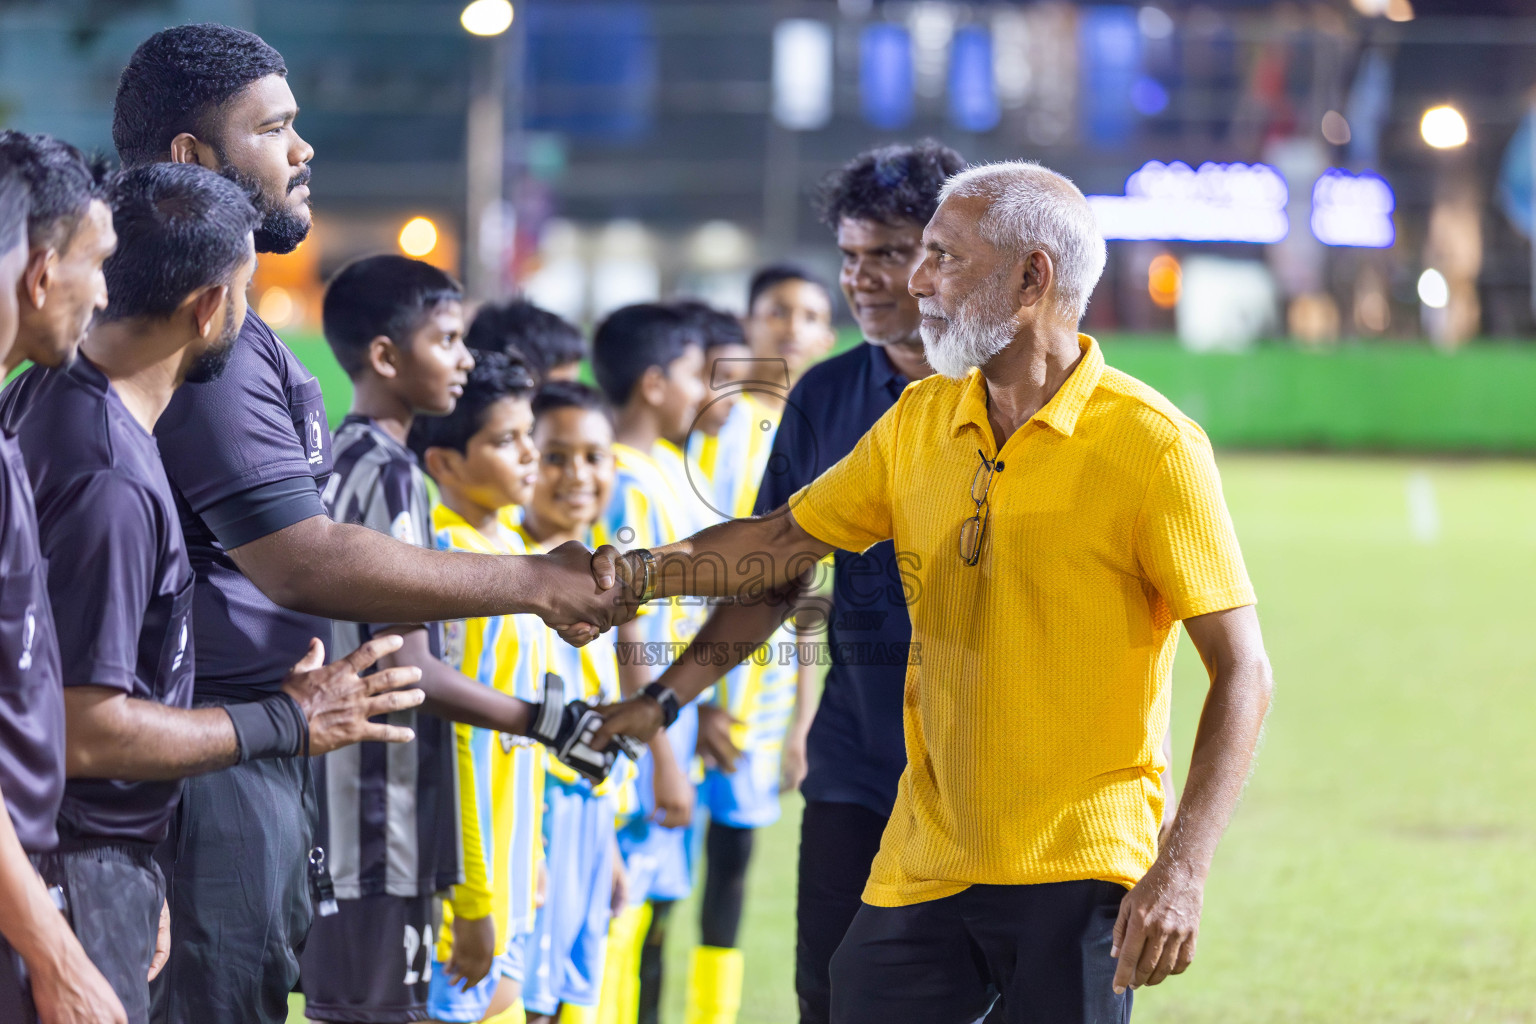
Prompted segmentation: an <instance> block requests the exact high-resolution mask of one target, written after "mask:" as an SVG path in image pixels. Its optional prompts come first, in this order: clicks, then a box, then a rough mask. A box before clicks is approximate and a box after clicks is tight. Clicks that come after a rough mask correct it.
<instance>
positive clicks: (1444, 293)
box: [1419, 267, 1451, 309]
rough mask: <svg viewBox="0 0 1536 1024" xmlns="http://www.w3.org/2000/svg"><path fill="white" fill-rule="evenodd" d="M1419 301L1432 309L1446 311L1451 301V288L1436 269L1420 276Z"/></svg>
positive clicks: (1431, 268) (1430, 269)
mask: <svg viewBox="0 0 1536 1024" xmlns="http://www.w3.org/2000/svg"><path fill="white" fill-rule="evenodd" d="M1419 301H1420V302H1422V303H1424V305H1426V306H1428V307H1429V308H1430V309H1444V308H1445V304H1446V303H1448V302H1450V301H1451V286H1450V285H1449V284H1447V283H1446V280H1445V275H1444V274H1442V273H1440V271H1438V270H1436V269H1435V268H1434V267H1430V268H1429V269H1428V270H1426V271H1424V273H1422V274H1420V275H1419Z"/></svg>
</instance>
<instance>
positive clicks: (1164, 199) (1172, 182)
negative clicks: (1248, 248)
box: [1087, 160, 1289, 242]
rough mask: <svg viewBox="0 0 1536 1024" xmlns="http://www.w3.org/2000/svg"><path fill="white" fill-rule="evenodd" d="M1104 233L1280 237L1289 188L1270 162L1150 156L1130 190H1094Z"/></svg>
mask: <svg viewBox="0 0 1536 1024" xmlns="http://www.w3.org/2000/svg"><path fill="white" fill-rule="evenodd" d="M1087 198H1088V204H1089V205H1090V206H1091V207H1093V212H1094V215H1095V216H1096V217H1097V218H1098V221H1099V229H1100V230H1101V231H1102V232H1103V233H1104V237H1105V238H1109V239H1115V238H1125V239H1148V240H1159V241H1189V242H1278V241H1280V240H1281V239H1282V238H1284V237H1285V235H1286V232H1287V230H1288V227H1289V225H1288V224H1287V221H1286V213H1285V204H1286V200H1287V199H1288V198H1289V192H1288V191H1287V189H1286V186H1285V179H1284V178H1282V177H1281V176H1280V174H1279V172H1277V171H1276V170H1275V169H1274V168H1273V167H1270V166H1268V165H1266V164H1252V165H1249V164H1241V163H1233V164H1217V163H1209V162H1208V163H1203V164H1201V165H1200V169H1199V170H1195V169H1193V168H1191V167H1190V166H1189V165H1188V164H1186V163H1183V162H1181V161H1175V162H1174V163H1171V164H1164V163H1162V162H1161V161H1158V160H1149V161H1148V162H1147V163H1146V164H1144V165H1142V167H1141V169H1140V170H1138V171H1136V172H1135V173H1134V174H1132V175H1131V176H1130V177H1129V178H1127V179H1126V182H1125V195H1123V196H1108V195H1091V196H1088V197H1087Z"/></svg>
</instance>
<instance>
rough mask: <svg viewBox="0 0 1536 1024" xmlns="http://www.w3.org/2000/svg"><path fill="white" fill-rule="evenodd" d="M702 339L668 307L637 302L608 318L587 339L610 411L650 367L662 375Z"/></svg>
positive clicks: (594, 372) (682, 317)
mask: <svg viewBox="0 0 1536 1024" xmlns="http://www.w3.org/2000/svg"><path fill="white" fill-rule="evenodd" d="M703 344H704V339H703V338H702V337H700V336H699V333H698V331H697V330H696V329H695V328H694V327H693V325H692V324H690V323H689V322H688V318H687V317H686V316H684V315H683V314H682V313H681V312H679V311H678V310H676V309H674V308H673V307H671V306H665V305H662V304H661V303H658V302H642V303H639V304H637V305H634V306H625V307H624V308H622V309H619V310H616V311H615V312H613V313H612V314H610V315H609V316H608V319H606V320H604V321H603V322H602V324H601V325H600V326H599V327H598V329H597V333H596V334H595V335H593V337H592V373H593V376H595V377H596V378H597V385H598V387H600V388H602V389H603V394H604V395H607V396H608V401H610V402H612V403H613V404H614V407H615V408H622V407H623V406H624V405H625V403H627V402H628V401H629V398H630V395H632V394H633V393H634V390H635V385H637V384H639V383H640V378H641V377H643V376H645V371H646V370H649V369H650V368H651V367H653V366H655V367H659V368H660V369H661V371H662V372H663V373H665V372H666V369H667V367H669V366H671V365H672V363H673V362H675V361H676V360H677V359H678V358H680V357H681V356H682V355H683V353H684V352H685V351H687V349H688V346H690V345H698V346H700V347H701V348H702V347H703Z"/></svg>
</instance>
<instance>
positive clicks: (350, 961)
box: [301, 256, 543, 1024]
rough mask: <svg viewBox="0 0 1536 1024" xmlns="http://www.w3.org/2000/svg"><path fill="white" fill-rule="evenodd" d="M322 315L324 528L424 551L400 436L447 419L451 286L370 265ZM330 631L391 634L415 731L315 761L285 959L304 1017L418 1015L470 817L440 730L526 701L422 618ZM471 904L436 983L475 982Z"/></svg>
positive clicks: (425, 531)
mask: <svg viewBox="0 0 1536 1024" xmlns="http://www.w3.org/2000/svg"><path fill="white" fill-rule="evenodd" d="M323 312H324V326H325V335H326V341H327V342H328V343H329V344H330V346H331V350H332V351H333V352H334V353H335V355H336V358H337V361H338V362H339V363H340V364H341V366H342V368H343V369H344V370H346V371H347V373H348V374H349V375H350V377H351V379H352V385H353V400H352V409H351V412H350V413H349V415H348V416H347V417H346V419H345V420H344V421H343V422H342V424H341V426H340V428H339V429H338V430H337V432H336V435H335V439H334V443H333V447H332V451H333V456H334V462H335V471H334V472H333V474H332V475H331V477H330V479H329V481H328V483H327V486H326V490H325V493H324V498H325V501H326V506H327V508H328V510H329V512H330V513H331V516H332V518H333V519H334V520H335V521H337V522H342V523H358V524H361V525H363V526H366V527H369V528H370V529H374V530H378V531H379V532H382V533H387V534H390V535H391V536H393V537H395V538H396V539H398V540H401V541H404V542H406V543H410V544H415V545H417V546H420V547H434V546H435V538H434V535H433V530H432V520H431V504H430V501H429V499H428V496H427V486H426V478H425V476H424V475H423V474H422V471H421V468H420V466H419V465H418V464H417V461H416V456H415V455H414V454H412V452H411V450H410V449H409V448H407V447H406V444H405V442H406V439H407V437H408V435H409V433H410V430H411V427H412V425H413V423H416V422H418V418H422V417H425V419H421V420H420V421H421V422H430V418H431V417H433V416H443V415H446V414H448V413H450V412H452V411H453V410H454V407H455V404H456V403H457V401H458V398H459V396H460V394H461V393H462V392H463V389H464V386H465V381H466V378H467V375H468V373H469V371H470V369H471V367H473V365H474V360H473V358H472V357H471V356H470V354H469V351H468V349H466V348H465V347H464V342H463V336H462V335H463V326H464V317H463V308H462V304H461V296H460V291H459V287H458V285H457V283H455V282H454V281H453V279H452V278H450V277H448V276H447V275H446V274H444V273H443V272H442V271H440V270H438V269H436V268H435V267H432V266H430V265H428V264H426V263H422V262H419V261H416V260H409V259H406V258H404V257H402V256H372V257H368V258H366V259H362V260H358V261H356V262H354V263H351V264H349V265H348V266H346V267H344V268H342V270H341V271H339V272H338V273H337V275H336V277H335V278H334V279H333V280H332V281H331V283H330V285H329V286H328V288H327V289H326V295H325V303H324V311H323ZM334 632H335V642H336V643H337V644H340V645H347V644H350V645H351V646H350V647H344V649H347V650H351V649H352V648H353V647H356V646H358V645H360V644H361V643H363V642H365V641H367V640H368V639H370V638H371V637H372V636H375V635H378V634H382V633H399V634H401V636H402V644H401V647H400V649H399V651H398V652H397V653H396V654H394V655H391V656H390V657H389V658H387V659H384V660H381V661H380V663H379V664H380V666H381V667H392V666H393V665H406V666H414V667H416V668H418V669H420V670H421V676H422V678H421V683H420V687H421V689H422V690H423V691H425V693H426V701H425V702H424V703H423V705H422V712H421V713H417V712H401V713H398V714H397V715H394V716H391V719H390V721H391V724H397V725H404V726H413V727H414V728H415V730H416V736H417V738H416V740H415V741H413V742H412V743H409V744H404V745H401V746H397V747H391V748H388V749H385V748H381V747H377V746H373V745H364V746H355V747H350V748H345V749H343V750H340V751H336V752H334V753H331V754H327V755H325V757H323V758H318V759H316V762H315V766H316V772H315V775H316V786H317V790H318V793H319V797H320V805H321V807H320V809H321V822H320V830H319V836H320V845H321V846H322V847H323V848H324V849H325V850H326V852H327V854H328V855H329V867H330V871H331V875H332V877H333V878H334V885H335V895H336V912H334V913H332V914H331V915H328V916H327V915H325V914H324V910H323V909H322V911H321V914H322V916H320V917H318V918H317V919H316V921H315V923H314V925H313V927H312V929H311V931H310V933H309V941H308V943H307V945H306V947H305V950H304V954H303V958H302V961H301V971H302V974H303V985H304V991H305V998H306V1012H307V1014H308V1016H309V1017H310V1019H311V1020H335V1021H353V1020H360V1019H361V1020H367V1021H370V1022H376V1024H393V1022H395V1021H417V1020H422V1019H424V1017H425V1015H426V1003H427V996H428V992H429V986H430V983H431V981H432V978H433V973H434V972H433V948H434V946H435V942H434V936H435V934H436V933H437V932H438V931H439V924H438V920H437V918H438V905H437V900H436V894H437V893H439V892H441V891H444V890H447V889H449V888H451V887H453V886H456V885H457V884H458V883H460V882H462V881H463V866H462V863H461V847H462V846H464V845H466V844H465V842H464V840H463V839H462V837H461V835H460V828H461V825H462V826H463V827H466V828H471V829H472V828H473V827H474V826H475V825H476V824H477V823H476V822H475V821H474V820H473V819H466V820H461V818H460V816H459V807H458V786H459V779H458V770H457V767H456V739H455V736H454V732H453V729H452V727H451V725H450V721H451V722H462V723H465V724H467V725H472V726H478V727H480V728H483V729H489V730H495V731H497V732H501V733H504V734H508V735H512V736H521V735H525V734H528V733H529V732H530V730H531V729H532V727H533V725H534V722H535V721H536V713H537V712H538V711H539V710H540V709H539V708H537V707H535V706H532V705H530V703H529V701H530V700H534V699H537V696H538V695H537V694H532V693H530V694H525V695H524V694H520V695H518V696H522V697H524V699H518V698H517V696H514V695H512V694H510V693H506V692H502V691H500V690H497V689H493V688H491V687H487V686H484V685H481V683H480V682H479V681H477V680H476V679H471V678H466V677H465V676H464V675H463V674H462V673H460V672H459V671H458V670H456V669H455V668H452V667H450V666H449V665H448V664H446V663H445V662H444V661H443V660H442V659H443V647H442V631H441V629H440V628H439V627H438V626H437V625H436V624H432V623H428V624H425V625H413V624H410V623H400V622H383V623H371V624H370V623H351V622H337V623H336V624H335V631H334ZM542 635H543V634H542V631H541V633H540V637H541V638H542ZM530 756H531V755H530ZM468 845H470V846H471V847H472V844H468ZM473 909H474V910H475V911H478V913H477V914H476V913H470V912H464V913H461V914H460V915H459V917H458V918H456V919H455V920H454V921H453V924H452V928H453V940H454V942H453V949H454V953H453V957H452V959H451V960H450V961H449V962H448V964H447V971H448V973H449V974H450V975H451V976H452V979H453V980H454V981H458V982H463V983H466V984H473V983H477V982H479V981H481V979H483V978H484V977H485V976H486V974H487V973H488V972H489V971H490V969H491V967H492V961H493V958H494V954H495V949H496V947H497V944H498V939H497V935H496V928H495V925H496V921H495V918H494V917H493V915H492V914H491V913H490V912H489V907H488V906H486V905H485V904H484V902H482V903H481V904H479V905H477V906H475V907H473ZM501 941H502V942H504V941H505V936H503V937H502V939H501ZM402 951H403V953H404V957H403V960H402Z"/></svg>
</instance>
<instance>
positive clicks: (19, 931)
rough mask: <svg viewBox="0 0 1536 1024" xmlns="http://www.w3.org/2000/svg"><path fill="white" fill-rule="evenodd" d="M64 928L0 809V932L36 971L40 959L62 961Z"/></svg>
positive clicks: (14, 831) (42, 960) (60, 915)
mask: <svg viewBox="0 0 1536 1024" xmlns="http://www.w3.org/2000/svg"><path fill="white" fill-rule="evenodd" d="M68 930H69V929H68V928H66V927H65V925H64V915H62V914H61V913H59V910H58V908H57V907H55V906H54V905H53V901H52V900H50V899H49V898H48V890H47V887H46V886H44V885H43V880H42V879H41V878H39V877H38V874H37V872H36V871H35V870H33V868H32V862H31V861H30V860H28V859H27V854H26V851H25V850H23V849H22V848H21V843H20V841H18V840H17V838H16V829H15V827H14V826H12V824H11V816H10V815H9V814H6V813H4V811H3V810H0V935H4V936H5V941H6V942H8V943H10V944H11V948H12V949H14V950H16V952H17V953H20V954H21V958H22V959H23V960H25V961H26V962H27V966H28V967H30V968H31V969H32V970H33V971H39V970H41V969H42V966H43V963H44V961H56V962H62V961H63V960H64V958H65V953H66V950H65V949H64V944H65V943H66V942H67V941H68V937H67V935H66V933H67V932H68Z"/></svg>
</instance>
